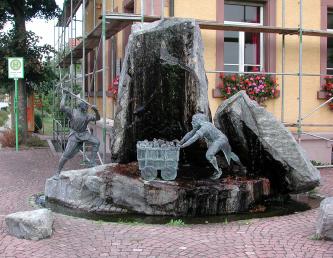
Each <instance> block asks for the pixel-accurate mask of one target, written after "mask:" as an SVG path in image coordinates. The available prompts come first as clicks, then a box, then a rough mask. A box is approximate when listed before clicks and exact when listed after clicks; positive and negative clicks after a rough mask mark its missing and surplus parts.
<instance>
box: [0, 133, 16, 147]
mask: <svg viewBox="0 0 333 258" xmlns="http://www.w3.org/2000/svg"><path fill="white" fill-rule="evenodd" d="M0 143H1V146H2V147H15V143H16V141H15V132H14V131H13V130H9V129H8V130H6V131H4V132H3V133H2V135H0Z"/></svg>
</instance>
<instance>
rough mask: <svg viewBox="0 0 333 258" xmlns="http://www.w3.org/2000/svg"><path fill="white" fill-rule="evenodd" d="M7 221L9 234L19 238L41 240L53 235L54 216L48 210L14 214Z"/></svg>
mask: <svg viewBox="0 0 333 258" xmlns="http://www.w3.org/2000/svg"><path fill="white" fill-rule="evenodd" d="M5 221H6V224H7V227H8V230H9V233H10V234H11V235H13V236H16V237H18V238H25V239H31V240H39V239H44V238H47V237H49V236H51V234H52V225H53V215H52V212H51V211H50V210H48V209H39V210H34V211H23V212H17V213H12V214H9V215H8V216H6V218H5Z"/></svg>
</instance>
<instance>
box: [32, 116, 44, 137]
mask: <svg viewBox="0 0 333 258" xmlns="http://www.w3.org/2000/svg"><path fill="white" fill-rule="evenodd" d="M42 128H43V120H42V115H41V114H40V113H39V112H35V129H34V132H35V133H37V132H39V130H41V129H42Z"/></svg>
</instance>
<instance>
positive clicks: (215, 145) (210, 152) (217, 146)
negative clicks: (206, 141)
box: [206, 142, 222, 180]
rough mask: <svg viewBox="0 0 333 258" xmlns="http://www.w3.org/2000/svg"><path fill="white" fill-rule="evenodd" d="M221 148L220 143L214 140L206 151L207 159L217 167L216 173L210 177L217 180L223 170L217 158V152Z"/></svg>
mask: <svg viewBox="0 0 333 258" xmlns="http://www.w3.org/2000/svg"><path fill="white" fill-rule="evenodd" d="M219 150H220V143H219V142H214V143H213V144H212V145H211V146H210V147H209V148H208V150H207V152H206V159H207V160H208V161H209V162H210V163H211V164H212V165H213V167H214V168H215V172H214V174H213V175H212V176H211V177H210V179H213V180H216V179H219V178H220V177H221V175H222V170H221V169H220V168H219V166H218V165H217V159H216V157H215V155H216V153H217V152H218V151H219Z"/></svg>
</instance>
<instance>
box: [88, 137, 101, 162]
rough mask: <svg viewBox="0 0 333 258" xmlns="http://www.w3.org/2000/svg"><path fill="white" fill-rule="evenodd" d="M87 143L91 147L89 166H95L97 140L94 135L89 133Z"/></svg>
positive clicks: (97, 148) (97, 147)
mask: <svg viewBox="0 0 333 258" xmlns="http://www.w3.org/2000/svg"><path fill="white" fill-rule="evenodd" d="M87 143H89V144H90V145H91V147H92V149H91V157H90V166H91V167H95V166H96V158H97V152H98V150H99V145H100V143H99V140H98V138H97V137H96V136H94V135H91V136H90V137H89V139H88V140H87Z"/></svg>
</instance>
